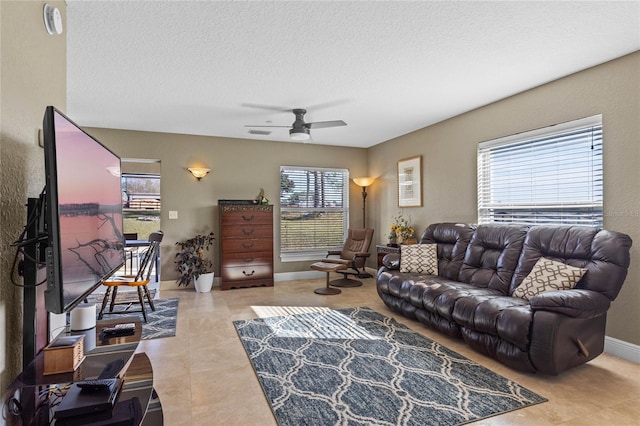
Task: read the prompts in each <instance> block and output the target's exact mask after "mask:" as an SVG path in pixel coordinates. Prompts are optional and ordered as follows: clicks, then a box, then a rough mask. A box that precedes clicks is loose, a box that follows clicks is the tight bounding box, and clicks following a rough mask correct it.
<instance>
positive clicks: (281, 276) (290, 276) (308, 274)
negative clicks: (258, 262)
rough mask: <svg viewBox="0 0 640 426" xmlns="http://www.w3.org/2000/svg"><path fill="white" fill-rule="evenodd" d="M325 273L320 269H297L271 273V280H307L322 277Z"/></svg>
mask: <svg viewBox="0 0 640 426" xmlns="http://www.w3.org/2000/svg"><path fill="white" fill-rule="evenodd" d="M324 276H325V273H324V272H322V271H313V270H309V271H297V272H280V273H277V274H274V275H273V280H274V281H276V282H279V281H293V280H309V279H314V278H324Z"/></svg>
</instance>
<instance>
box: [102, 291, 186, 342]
mask: <svg viewBox="0 0 640 426" xmlns="http://www.w3.org/2000/svg"><path fill="white" fill-rule="evenodd" d="M118 296H119V295H118ZM117 300H118V301H120V299H117ZM136 300H137V297H136ZM90 301H91V300H90ZM100 303H102V298H100V301H99V303H98V306H97V307H96V308H97V309H96V310H97V311H99V310H100ZM153 305H154V306H155V307H156V310H155V311H152V310H151V307H150V306H149V305H148V304H147V303H145V308H146V311H147V320H148V322H144V318H143V317H142V313H141V312H131V316H137V317H138V318H140V322H141V323H142V340H147V339H159V338H161V337H172V336H175V335H176V324H177V322H178V299H155V300H154V301H153ZM126 307H127V305H117V306H116V307H115V308H114V309H113V310H114V311H116V312H118V311H123V310H125V309H126ZM131 308H132V309H140V305H139V304H135V305H132V307H131ZM107 309H109V307H108V305H107ZM96 315H97V312H96ZM104 318H105V319H106V318H114V317H113V316H110V315H108V314H105V316H104Z"/></svg>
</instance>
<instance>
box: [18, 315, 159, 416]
mask: <svg viewBox="0 0 640 426" xmlns="http://www.w3.org/2000/svg"><path fill="white" fill-rule="evenodd" d="M131 322H132V323H135V325H136V328H135V331H134V333H133V334H132V335H129V336H119V337H111V338H105V337H104V336H102V335H101V333H100V331H101V330H102V329H103V328H105V327H113V326H114V325H116V324H122V323H131ZM66 334H68V335H75V334H84V335H85V348H86V349H85V355H86V358H85V359H84V361H83V362H82V363H81V364H80V365H79V366H78V367H77V368H76V369H75V371H72V372H68V373H59V374H53V375H44V374H43V372H44V354H43V352H40V353H39V354H37V355H36V357H35V359H34V360H33V361H32V362H31V363H29V365H28V366H27V367H26V368H25V369H24V371H23V372H22V373H21V374H20V375H19V376H18V377H17V378H16V379H15V380H14V382H13V383H12V384H11V385H10V386H9V389H10V390H17V391H19V392H20V404H21V406H22V415H21V417H22V424H24V425H34V426H40V425H43V426H44V425H55V424H56V422H55V421H54V420H52V419H53V415H54V413H55V407H56V406H57V404H58V403H59V402H60V401H61V398H59V397H57V396H56V392H51V391H53V390H56V389H62V390H63V389H64V387H65V386H66V385H68V384H70V383H73V382H77V381H82V380H90V379H95V378H97V377H98V376H99V375H100V373H101V372H102V371H103V369H104V368H105V367H106V366H107V365H108V364H109V363H113V362H120V360H121V361H123V362H124V366H123V367H122V368H121V370H120V373H119V374H117V376H118V377H120V378H122V379H123V381H124V385H123V386H122V389H121V391H120V395H119V397H118V400H117V403H118V404H120V403H122V404H127V403H128V402H130V401H133V400H134V398H137V400H138V402H139V404H140V408H141V418H140V419H139V421H137V424H139V425H144V426H156V425H162V424H163V415H162V405H161V404H160V399H159V397H158V395H157V394H156V392H155V391H154V389H153V367H152V366H151V362H150V360H149V358H148V357H147V355H146V354H145V353H135V352H136V349H137V347H138V343H139V342H140V338H141V336H142V324H141V323H140V320H139V319H138V318H137V317H120V318H118V319H106V320H100V321H97V324H96V327H95V328H94V329H92V330H88V331H85V332H67V333H66ZM93 338H95V340H92V339H93ZM47 391H49V392H47ZM39 395H40V396H39ZM42 395H45V396H42ZM107 424H108V423H107Z"/></svg>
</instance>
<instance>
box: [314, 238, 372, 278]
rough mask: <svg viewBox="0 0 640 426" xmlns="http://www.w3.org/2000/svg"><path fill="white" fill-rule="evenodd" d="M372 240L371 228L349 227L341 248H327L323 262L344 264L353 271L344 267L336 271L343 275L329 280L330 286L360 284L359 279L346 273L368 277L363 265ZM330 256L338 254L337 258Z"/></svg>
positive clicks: (368, 254) (369, 275)
mask: <svg viewBox="0 0 640 426" xmlns="http://www.w3.org/2000/svg"><path fill="white" fill-rule="evenodd" d="M372 240H373V229H372V228H350V229H349V232H348V234H347V239H346V240H345V242H344V245H343V246H342V249H341V250H329V252H328V253H327V257H326V258H325V259H324V260H323V262H325V263H339V264H342V265H346V266H347V268H351V269H353V270H355V272H354V271H349V269H346V270H344V271H337V272H338V273H339V274H342V275H343V276H344V277H343V278H340V279H337V280H333V281H331V285H332V286H336V287H358V286H361V285H362V282H361V281H358V280H354V279H352V278H349V277H348V275H355V276H357V277H358V278H369V277H371V274H369V273H368V272H366V271H365V269H364V266H365V263H366V262H367V258H368V257H369V256H370V254H371V253H369V247H370V246H371V241H372ZM330 256H339V257H338V258H335V257H330Z"/></svg>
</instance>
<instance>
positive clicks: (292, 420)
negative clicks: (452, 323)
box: [234, 307, 546, 426]
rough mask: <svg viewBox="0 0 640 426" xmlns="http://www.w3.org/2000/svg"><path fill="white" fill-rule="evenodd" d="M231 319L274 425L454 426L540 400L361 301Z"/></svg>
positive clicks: (522, 388) (537, 396) (535, 395)
mask: <svg viewBox="0 0 640 426" xmlns="http://www.w3.org/2000/svg"><path fill="white" fill-rule="evenodd" d="M234 325H235V327H236V331H237V332H238V335H239V337H240V340H241V341H242V344H243V345H244V348H245V350H246V352H247V355H248V356H249V360H250V361H251V365H252V366H253V368H254V370H255V372H256V375H257V376H258V380H259V381H260V384H261V385H262V388H263V390H264V393H265V395H266V397H267V399H268V401H269V404H270V405H271V409H272V411H273V413H274V416H275V418H276V420H277V422H278V424H280V425H281V426H285V425H287V426H288V425H292V426H293V425H302V424H305V425H335V424H340V425H347V424H348V425H364V424H375V425H416V426H417V425H458V424H463V423H468V422H472V421H475V420H479V419H483V418H486V417H490V416H494V415H497V414H502V413H505V412H507V411H512V410H516V409H519V408H523V407H526V406H529V405H533V404H538V403H540V402H544V401H546V399H545V398H543V397H541V396H539V395H537V394H535V393H533V392H531V391H530V390H528V389H526V388H524V387H522V386H520V385H518V384H517V383H515V382H513V381H512V380H509V379H507V378H505V377H502V376H500V375H498V374H496V373H494V372H492V371H490V370H488V369H487V368H485V367H482V366H480V365H479V364H477V363H475V362H473V361H471V360H469V359H467V358H465V357H463V356H462V355H460V354H458V353H456V352H454V351H452V350H450V349H448V348H446V347H444V346H442V345H440V344H439V343H437V342H434V341H433V340H431V339H429V338H426V337H424V336H422V335H420V334H418V333H416V332H414V331H413V330H411V329H409V328H408V327H406V326H405V325H403V324H400V323H398V322H397V321H395V320H394V319H393V318H389V317H385V316H383V315H381V314H379V313H377V312H375V311H373V310H371V309H369V308H366V307H362V308H349V309H339V310H332V309H328V308H326V309H323V310H320V311H315V312H309V313H303V314H296V315H284V316H278V317H270V318H257V319H249V320H242V321H234Z"/></svg>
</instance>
